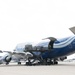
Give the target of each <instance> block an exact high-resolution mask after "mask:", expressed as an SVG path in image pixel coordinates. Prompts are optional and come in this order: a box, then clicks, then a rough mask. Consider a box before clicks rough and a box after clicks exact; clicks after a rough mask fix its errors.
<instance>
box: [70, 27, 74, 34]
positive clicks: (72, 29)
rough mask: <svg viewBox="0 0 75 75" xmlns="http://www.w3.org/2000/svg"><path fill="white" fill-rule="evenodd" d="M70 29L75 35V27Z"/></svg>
mask: <svg viewBox="0 0 75 75" xmlns="http://www.w3.org/2000/svg"><path fill="white" fill-rule="evenodd" d="M69 29H70V30H71V32H73V33H74V34H75V26H74V27H71V28H69Z"/></svg>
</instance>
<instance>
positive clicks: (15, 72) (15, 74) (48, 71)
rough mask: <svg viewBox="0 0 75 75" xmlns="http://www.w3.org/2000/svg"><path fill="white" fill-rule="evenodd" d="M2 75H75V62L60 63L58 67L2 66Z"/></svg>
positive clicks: (0, 72) (0, 66)
mask: <svg viewBox="0 0 75 75" xmlns="http://www.w3.org/2000/svg"><path fill="white" fill-rule="evenodd" d="M0 75H75V62H59V64H58V65H47V66H46V65H37V66H25V65H24V64H23V63H22V65H17V64H16V63H10V64H9V65H5V64H2V65H0Z"/></svg>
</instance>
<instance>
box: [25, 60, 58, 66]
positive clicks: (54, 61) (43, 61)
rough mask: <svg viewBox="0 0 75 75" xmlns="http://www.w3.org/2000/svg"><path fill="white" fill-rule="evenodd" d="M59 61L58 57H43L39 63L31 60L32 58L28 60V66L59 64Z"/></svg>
mask: <svg viewBox="0 0 75 75" xmlns="http://www.w3.org/2000/svg"><path fill="white" fill-rule="evenodd" d="M57 64H58V62H57V60H56V59H52V60H51V59H43V60H42V61H40V60H39V61H38V62H37V63H34V62H31V59H29V60H28V62H26V65H27V66H32V65H57Z"/></svg>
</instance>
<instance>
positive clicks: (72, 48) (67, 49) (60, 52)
mask: <svg viewBox="0 0 75 75" xmlns="http://www.w3.org/2000/svg"><path fill="white" fill-rule="evenodd" d="M71 40H72V41H71ZM71 40H70V41H71V42H70V43H69V44H67V45H66V46H64V47H60V48H54V49H52V51H47V52H45V53H43V54H42V57H43V58H57V57H61V56H66V55H68V54H71V53H74V52H75V45H73V43H74V42H75V37H74V36H73V38H72V39H71ZM68 42H69V41H68ZM68 42H67V43H68ZM74 44H75V43H74Z"/></svg>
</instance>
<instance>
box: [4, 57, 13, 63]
mask: <svg viewBox="0 0 75 75" xmlns="http://www.w3.org/2000/svg"><path fill="white" fill-rule="evenodd" d="M11 59H12V58H11V56H6V57H5V59H4V61H5V62H6V63H7V64H8V63H9V62H10V61H11Z"/></svg>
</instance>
